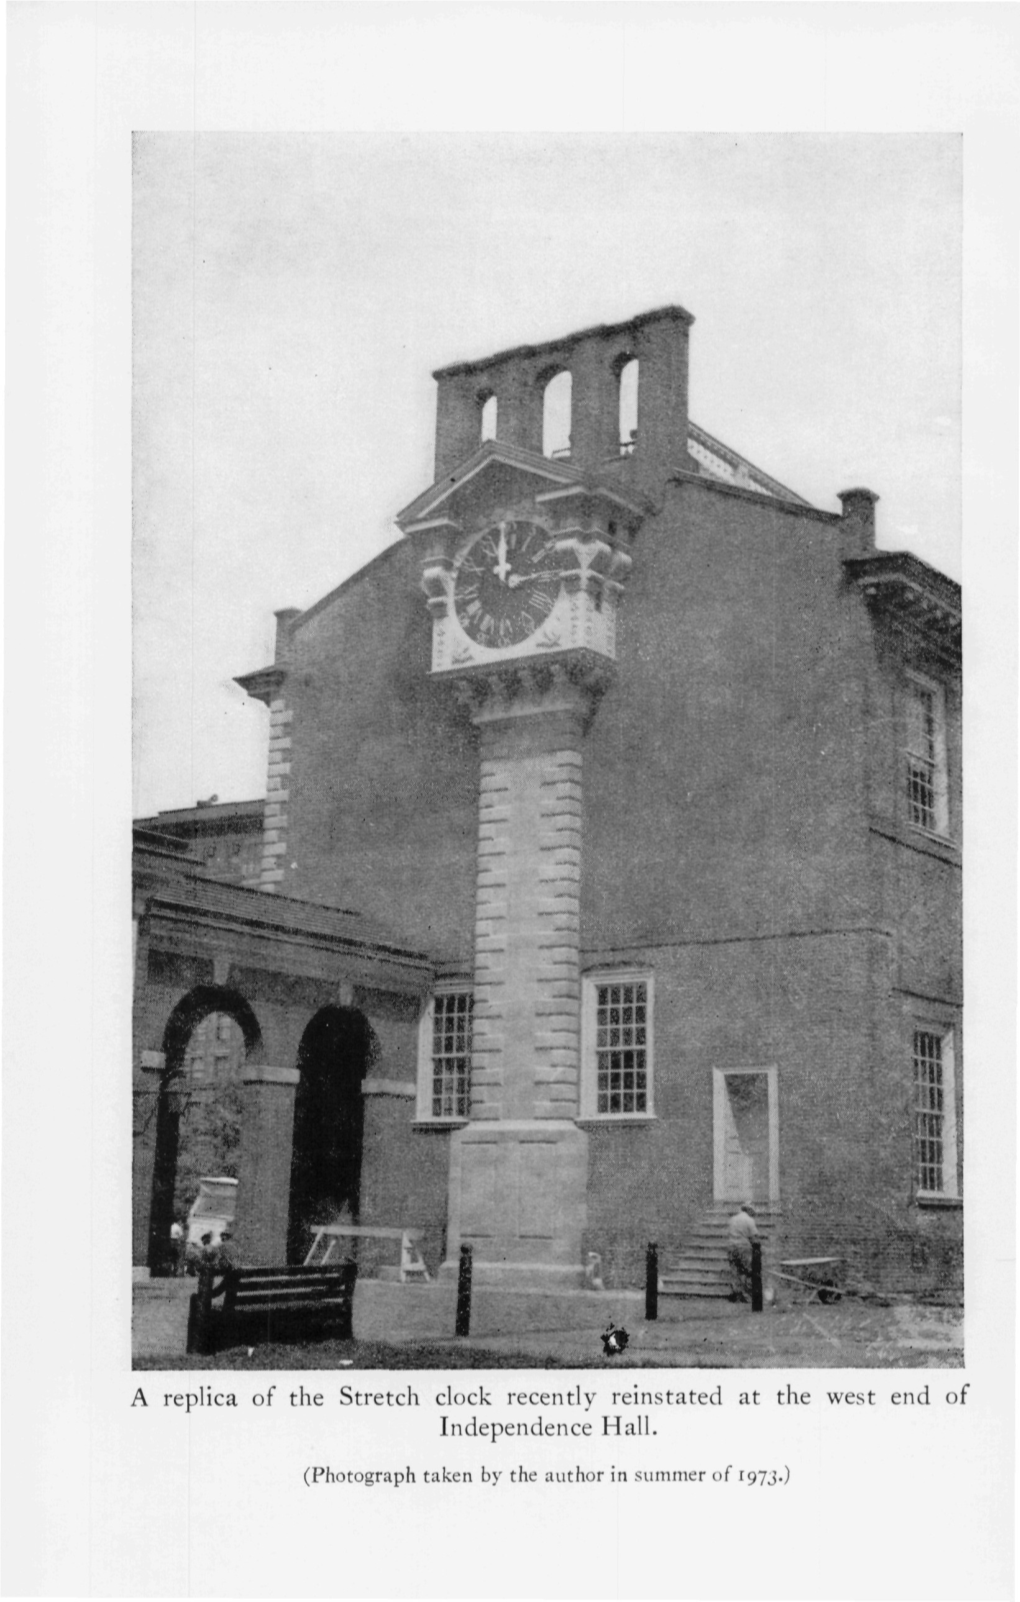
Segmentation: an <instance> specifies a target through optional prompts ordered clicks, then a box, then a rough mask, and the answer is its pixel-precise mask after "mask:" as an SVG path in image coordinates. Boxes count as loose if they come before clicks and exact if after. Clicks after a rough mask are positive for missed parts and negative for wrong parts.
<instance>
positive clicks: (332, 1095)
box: [287, 1007, 373, 1263]
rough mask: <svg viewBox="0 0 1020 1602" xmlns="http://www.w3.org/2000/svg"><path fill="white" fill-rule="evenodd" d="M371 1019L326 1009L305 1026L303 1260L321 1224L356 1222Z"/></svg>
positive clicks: (300, 1147) (300, 1093)
mask: <svg viewBox="0 0 1020 1602" xmlns="http://www.w3.org/2000/svg"><path fill="white" fill-rule="evenodd" d="M372 1044H373V1036H372V1031H371V1029H370V1027H369V1024H368V1021H367V1019H365V1018H364V1017H363V1016H362V1014H361V1013H360V1012H356V1011H354V1010H353V1009H352V1008H347V1007H323V1009H322V1011H321V1012H317V1013H316V1014H315V1017H314V1018H313V1019H312V1021H311V1023H310V1024H309V1025H308V1028H307V1029H306V1030H305V1032H304V1035H303V1037H302V1040H301V1047H300V1050H299V1052H298V1061H297V1066H298V1072H299V1073H300V1075H301V1078H300V1081H299V1083H298V1088H297V1096H296V1098H295V1102H294V1144H293V1151H292V1156H291V1168H290V1211H289V1221H288V1228H287V1260H288V1262H291V1263H301V1262H304V1259H305V1256H306V1254H307V1252H308V1247H309V1244H310V1242H311V1238H312V1229H313V1228H314V1226H315V1225H316V1224H326V1223H329V1222H331V1221H332V1220H333V1219H336V1218H337V1217H338V1216H340V1215H343V1216H344V1217H346V1218H347V1219H348V1220H349V1221H350V1222H351V1223H357V1220H358V1215H359V1210H360V1206H361V1158H362V1144H363V1140H364V1100H363V1097H362V1081H363V1080H364V1077H365V1074H366V1072H367V1070H368V1066H369V1062H370V1060H371V1055H372Z"/></svg>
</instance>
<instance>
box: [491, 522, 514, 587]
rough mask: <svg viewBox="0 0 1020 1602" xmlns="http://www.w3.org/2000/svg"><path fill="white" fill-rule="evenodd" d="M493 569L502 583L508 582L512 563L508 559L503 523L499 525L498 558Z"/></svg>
mask: <svg viewBox="0 0 1020 1602" xmlns="http://www.w3.org/2000/svg"><path fill="white" fill-rule="evenodd" d="M492 571H493V572H494V573H495V575H496V577H497V578H498V579H499V582H500V583H501V584H505V583H506V576H507V574H508V573H509V571H510V563H509V562H508V561H507V559H506V529H505V528H504V526H503V525H502V523H501V524H500V527H499V551H498V559H497V562H496V565H495V567H494V568H493V570H492Z"/></svg>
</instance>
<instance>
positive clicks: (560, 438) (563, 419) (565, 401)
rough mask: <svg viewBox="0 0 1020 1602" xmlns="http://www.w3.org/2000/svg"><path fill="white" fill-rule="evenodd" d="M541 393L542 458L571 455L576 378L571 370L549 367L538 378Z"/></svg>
mask: <svg viewBox="0 0 1020 1602" xmlns="http://www.w3.org/2000/svg"><path fill="white" fill-rule="evenodd" d="M538 387H539V390H540V391H541V394H542V455H543V456H560V457H565V456H569V455H570V433H571V410H572V405H573V377H572V375H571V372H570V368H569V367H546V368H543V370H542V372H541V373H539V375H538Z"/></svg>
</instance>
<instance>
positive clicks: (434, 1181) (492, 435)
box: [239, 307, 962, 1289]
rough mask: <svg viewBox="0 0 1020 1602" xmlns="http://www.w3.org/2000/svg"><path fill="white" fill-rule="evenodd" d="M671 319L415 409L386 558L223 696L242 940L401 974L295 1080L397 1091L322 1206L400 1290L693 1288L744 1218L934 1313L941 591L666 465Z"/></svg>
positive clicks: (850, 510)
mask: <svg viewBox="0 0 1020 1602" xmlns="http://www.w3.org/2000/svg"><path fill="white" fill-rule="evenodd" d="M691 322H692V319H691V317H690V316H689V314H688V313H686V312H685V311H683V310H682V309H681V308H679V307H667V308H664V309H662V310H660V311H656V312H650V313H647V314H645V315H643V316H640V317H637V318H635V319H633V320H632V321H630V322H627V323H625V324H620V325H616V326H612V327H600V328H595V329H589V330H585V331H582V332H580V333H576V334H573V335H571V336H569V337H567V338H565V339H563V340H558V341H554V342H551V343H549V344H544V345H541V346H526V347H520V348H517V349H514V350H510V351H507V352H504V353H501V354H500V355H497V356H494V357H491V358H488V359H486V360H482V361H473V362H465V363H462V364H459V365H457V366H454V367H449V368H446V369H444V370H442V371H440V372H439V373H437V374H436V375H435V376H436V378H437V381H438V417H437V435H436V464H435V480H434V482H433V484H432V485H431V486H430V487H429V488H428V489H426V490H425V491H424V492H423V494H422V495H421V496H419V497H418V498H417V499H416V500H415V501H414V502H413V503H412V505H411V506H409V507H407V508H406V509H405V510H404V511H403V512H402V513H401V514H400V516H399V518H398V522H399V524H400V527H401V529H402V532H403V535H404V537H403V539H402V540H401V541H400V542H398V543H397V544H395V545H393V546H392V547H390V548H389V549H388V550H386V551H384V552H383V553H382V554H381V555H380V556H379V557H377V558H376V559H375V560H374V561H372V562H370V563H369V564H368V565H367V566H366V567H364V568H363V569H362V570H361V571H360V572H359V573H357V574H355V575H354V576H353V577H352V578H351V579H349V580H347V581H346V582H345V583H344V584H342V585H340V586H339V588H337V589H336V590H334V591H333V592H332V593H330V594H329V595H327V596H325V597H324V598H323V599H322V600H320V601H318V602H317V603H316V604H315V605H313V606H312V607H310V608H309V609H308V610H307V611H304V612H300V613H299V612H296V611H294V610H293V609H288V610H286V611H283V612H281V613H278V615H277V616H278V630H277V650H276V658H275V661H274V662H273V663H272V664H270V665H269V666H268V667H265V668H263V669H260V670H259V671H258V672H256V673H251V674H248V675H246V676H244V677H243V678H241V679H240V681H239V682H240V683H241V684H242V685H244V686H245V688H247V689H248V690H249V692H250V693H251V694H253V695H255V696H257V697H258V698H260V699H262V700H264V701H265V702H266V703H267V705H268V706H269V707H270V712H271V733H270V739H271V747H270V763H269V778H268V788H267V801H266V807H265V819H264V836H263V846H262V858H261V876H260V885H261V890H262V896H260V898H259V899H260V903H263V902H266V901H267V900H268V897H267V896H266V894H265V893H266V892H270V893H271V894H272V895H274V896H283V897H287V898H291V901H292V902H294V903H299V902H301V903H325V904H327V905H329V906H340V905H343V906H346V907H355V908H357V909H358V912H359V914H362V915H364V916H365V917H366V918H368V919H370V920H379V921H380V922H382V923H384V924H385V925H386V926H387V927H388V928H389V929H390V930H391V931H392V932H393V934H394V937H395V938H396V939H397V940H399V942H400V943H401V945H402V947H404V948H406V949H407V950H408V951H410V952H417V953H423V954H424V956H425V959H426V960H427V962H428V964H430V970H429V971H430V974H431V978H430V979H428V981H427V983H426V985H425V988H424V989H422V990H420V992H419V993H420V998H421V999H420V1002H419V1005H418V1006H417V1007H404V1009H403V1011H402V1012H401V1011H400V1009H399V1008H398V1009H396V1010H395V1011H391V1014H390V1016H389V1021H388V1027H387V1031H386V1035H385V1045H384V1046H383V1044H382V1043H381V1039H377V1032H376V1030H375V1026H374V1025H373V1023H372V1020H371V1019H370V1018H367V1016H366V1015H365V1014H364V1013H363V1011H362V1012H359V1011H358V1009H357V1008H356V1007H354V1008H353V1009H351V1008H349V1009H348V1011H347V1013H346V1014H345V1016H347V1018H348V1024H349V1026H350V1027H352V1028H353V1026H354V1022H355V1019H356V1018H360V1019H361V1021H362V1023H363V1024H364V1026H365V1028H366V1029H367V1030H368V1035H369V1036H370V1037H371V1042H372V1044H371V1047H370V1049H368V1051H367V1055H366V1052H365V1051H364V1050H362V1048H361V1047H360V1046H359V1047H358V1049H357V1050H356V1051H354V1052H353V1054H348V1056H347V1057H345V1056H344V1055H343V1052H340V1053H339V1055H335V1056H334V1057H333V1058H332V1059H331V1066H330V1068H329V1070H328V1072H329V1074H332V1075H333V1076H334V1078H335V1079H336V1081H337V1083H339V1082H340V1081H343V1080H345V1077H346V1079H350V1078H351V1076H354V1078H355V1079H356V1080H357V1082H358V1083H359V1084H361V1082H362V1081H361V1076H362V1075H366V1074H367V1077H366V1079H365V1081H364V1083H365V1084H366V1085H367V1084H368V1079H369V1078H371V1074H375V1075H378V1076H381V1077H382V1079H384V1081H385V1082H386V1084H387V1085H388V1086H389V1091H390V1093H389V1094H388V1095H387V1096H386V1097H385V1099H381V1098H376V1099H375V1100H374V1101H373V1103H372V1111H373V1116H372V1118H371V1119H370V1120H369V1121H368V1122H367V1123H366V1124H365V1126H364V1129H363V1130H362V1129H361V1126H359V1128H358V1132H357V1135H356V1138H357V1140H358V1142H359V1149H358V1152H357V1164H356V1167H357V1172H358V1179H357V1183H356V1185H354V1186H348V1188H347V1192H345V1201H346V1203H347V1204H348V1205H349V1206H350V1207H351V1208H352V1210H353V1211H354V1212H355V1213H356V1214H357V1215H359V1216H360V1218H361V1220H362V1222H364V1223H380V1224H385V1225H390V1224H398V1223H399V1224H405V1223H407V1224H414V1225H419V1226H422V1227H424V1228H425V1230H426V1246H425V1250H426V1257H427V1259H428V1260H429V1263H430V1267H432V1268H433V1269H437V1268H439V1267H440V1265H441V1264H442V1263H444V1262H445V1263H446V1265H447V1268H446V1272H447V1273H449V1272H450V1265H451V1264H452V1263H453V1262H454V1261H455V1260H456V1257H457V1250H458V1247H459V1245H460V1243H461V1242H462V1241H470V1242H471V1244H472V1245H473V1248H474V1252H475V1262H476V1275H478V1276H479V1277H480V1278H481V1280H482V1281H483V1282H489V1283H494V1284H505V1285H510V1286H514V1285H527V1286H534V1285H548V1286H550V1287H567V1286H571V1285H576V1284H578V1283H579V1282H580V1274H581V1265H582V1263H583V1261H584V1257H585V1254H586V1253H587V1252H589V1251H597V1252H598V1253H599V1254H600V1255H601V1257H602V1261H603V1270H604V1274H605V1277H606V1278H607V1280H609V1281H610V1282H611V1283H616V1284H617V1285H620V1284H635V1283H637V1282H638V1281H639V1279H640V1275H641V1272H642V1263H643V1254H644V1247H645V1244H646V1242H648V1241H649V1240H652V1239H654V1240H657V1241H658V1242H659V1243H660V1246H661V1248H662V1250H663V1253H664V1255H665V1256H666V1258H667V1260H668V1259H669V1257H670V1254H671V1253H672V1254H673V1256H674V1258H675V1259H676V1262H675V1264H674V1266H675V1268H676V1270H677V1273H678V1275H679V1278H678V1283H681V1284H686V1285H687V1286H688V1288H690V1289H696V1288H698V1281H697V1272H696V1263H695V1260H694V1259H693V1258H691V1259H690V1260H688V1261H686V1262H685V1261H684V1251H685V1249H686V1247H687V1246H688V1245H689V1243H690V1242H691V1241H692V1239H696V1238H698V1236H699V1233H702V1234H703V1233H704V1231H706V1230H708V1231H711V1228H712V1225H713V1220H716V1219H718V1217H719V1216H724V1215H725V1212H726V1210H727V1209H728V1208H729V1207H730V1206H731V1204H732V1202H733V1201H734V1200H738V1199H746V1198H751V1199H753V1200H755V1202H756V1203H757V1204H758V1205H759V1207H760V1208H761V1210H762V1213H763V1215H764V1217H765V1219H766V1221H767V1223H768V1224H769V1225H770V1227H771V1229H772V1231H773V1232H774V1233H778V1235H779V1237H780V1239H781V1242H782V1244H783V1246H784V1248H785V1249H786V1251H787V1252H788V1253H790V1254H792V1255H812V1254H815V1253H827V1252H833V1251H835V1252H839V1253H840V1254H842V1255H843V1256H844V1257H847V1258H848V1259H850V1260H851V1262H852V1263H853V1264H854V1266H855V1268H856V1270H857V1272H858V1273H859V1274H862V1275H864V1276H865V1277H866V1278H868V1279H869V1280H873V1281H877V1282H880V1283H883V1284H885V1285H887V1286H904V1287H906V1286H913V1287H915V1288H917V1287H920V1288H924V1287H935V1286H942V1285H945V1284H946V1283H948V1282H952V1281H954V1280H956V1279H958V1277H959V1275H960V1273H961V1271H962V1261H961V1256H962V1217H961V1205H962V1204H961V1189H962V1177H961V1176H962V1100H961V1082H962V1080H961V1070H962V1037H961V1010H960V1009H961V999H962V998H961V893H960V839H961V818H960V795H961V787H960V628H959V625H960V597H959V589H958V586H957V585H956V584H954V583H953V582H952V581H951V580H949V579H947V578H946V577H944V576H943V575H942V574H940V573H938V572H936V571H935V570H933V569H932V568H931V567H929V566H928V565H927V564H925V563H924V562H922V561H920V560H919V559H917V558H916V557H914V556H911V555H908V554H904V553H886V552H879V551H878V550H876V547H875V502H876V500H877V496H875V495H874V494H873V493H871V492H870V491H869V490H866V489H849V490H846V491H844V492H843V493H842V494H841V496H840V500H841V503H842V512H841V514H833V513H828V512H823V511H819V510H817V509H816V508H814V507H813V506H810V505H809V504H807V503H806V502H805V501H804V500H803V499H802V498H801V497H799V496H798V495H796V494H795V493H793V492H792V491H791V490H788V489H786V488H785V487H784V486H783V485H781V484H779V483H778V482H776V481H775V480H774V479H772V478H770V477H768V476H767V475H766V474H765V473H763V472H761V471H759V470H758V469H757V468H755V467H754V466H752V465H751V464H750V463H749V462H747V461H745V460H744V459H743V458H742V457H740V456H739V455H737V454H736V453H735V452H733V451H732V450H730V449H728V448H727V447H725V446H723V445H722V444H721V443H720V442H719V441H717V440H715V439H713V438H712V437H711V436H710V435H708V434H707V433H705V431H704V430H703V429H701V428H699V427H698V426H697V425H696V424H694V423H693V422H692V421H691V420H690V418H689V416H688V409H687V371H688V343H689V337H690V325H691ZM423 592H424V593H423ZM359 1038H360V1037H359ZM366 1038H367V1037H366ZM359 1053H360V1055H359ZM369 1062H370V1063H371V1064H372V1067H371V1073H368V1070H367V1069H366V1063H369ZM285 1066H287V1067H290V1068H293V1067H295V1066H296V1063H288V1064H286V1065H285ZM288 1094H293V1096H294V1098H295V1112H294V1117H295V1119H296V1124H295V1130H296V1133H295V1137H294V1140H295V1152H294V1157H293V1164H294V1165H298V1164H299V1163H300V1162H302V1161H305V1157H304V1156H303V1155H302V1152H301V1150H299V1149H298V1148H299V1147H300V1144H301V1140H302V1139H304V1138H305V1137H303V1136H301V1135H300V1131H301V1129H303V1128H304V1129H306V1130H307V1127H308V1123H307V1117H308V1114H307V1107H305V1108H304V1109H303V1099H304V1100H305V1101H307V1099H308V1097H310V1096H312V1095H313V1091H312V1090H310V1089H309V1090H307V1091H306V1089H305V1088H304V1085H303V1082H302V1080H301V1079H297V1082H296V1084H295V1085H294V1086H293V1088H292V1090H290V1091H289V1092H288ZM315 1094H318V1092H315ZM317 1105H318V1104H317ZM321 1105H322V1107H324V1108H326V1107H327V1103H325V1102H323V1103H322V1104H321ZM366 1105H367V1104H366ZM327 1114H328V1108H327ZM327 1114H324V1116H326V1115H327ZM343 1138H346V1137H343ZM351 1138H352V1139H353V1138H355V1137H354V1136H353V1135H352V1136H351ZM340 1144H341V1145H342V1144H343V1139H341V1140H340ZM309 1160H310V1159H309ZM316 1160H318V1159H316ZM321 1160H322V1161H324V1162H333V1163H334V1164H336V1163H342V1162H343V1161H346V1160H347V1159H346V1158H345V1157H344V1155H343V1153H342V1152H340V1150H339V1147H337V1149H336V1150H333V1151H332V1155H330V1156H328V1157H323V1158H322V1159H321ZM293 1171H294V1172H296V1166H295V1168H294V1169H293ZM353 1171H354V1170H353V1169H352V1172H353ZM242 1183H243V1180H242ZM298 1205H299V1196H298V1192H297V1191H295V1190H294V1189H293V1185H292V1188H291V1190H290V1192H289V1193H285V1191H284V1189H282V1188H279V1189H278V1194H277V1195H276V1196H275V1197H273V1198H268V1199H267V1198H263V1201H262V1203H261V1216H262V1217H263V1219H264V1220H265V1219H266V1218H269V1217H270V1216H271V1217H272V1218H273V1219H275V1223H273V1224H272V1227H271V1229H270V1234H269V1235H265V1236H264V1237H262V1239H261V1242H260V1249H262V1250H263V1251H265V1250H269V1249H273V1250H275V1251H278V1252H279V1251H282V1250H283V1241H284V1238H285V1235H286V1232H287V1228H288V1223H289V1227H290V1239H291V1250H292V1251H295V1250H297V1245H296V1242H297V1241H298V1239H299V1235H300V1231H299V1230H298V1229H297V1226H298V1225H300V1223H301V1220H300V1219H299V1218H297V1217H296V1216H295V1207H297V1206H298ZM267 1227H269V1226H267ZM274 1231H275V1233H274Z"/></svg>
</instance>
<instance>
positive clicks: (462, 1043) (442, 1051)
mask: <svg viewBox="0 0 1020 1602" xmlns="http://www.w3.org/2000/svg"><path fill="white" fill-rule="evenodd" d="M473 1004H474V998H473V996H472V995H471V993H470V991H465V990H450V991H440V993H439V994H438V995H437V996H436V997H435V999H434V1001H433V1004H432V1038H431V1042H430V1044H431V1050H430V1053H429V1062H428V1075H429V1084H428V1102H427V1116H430V1117H432V1118H467V1116H468V1114H469V1112H470V1110H471V1013H472V1008H473Z"/></svg>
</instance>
